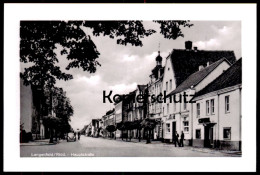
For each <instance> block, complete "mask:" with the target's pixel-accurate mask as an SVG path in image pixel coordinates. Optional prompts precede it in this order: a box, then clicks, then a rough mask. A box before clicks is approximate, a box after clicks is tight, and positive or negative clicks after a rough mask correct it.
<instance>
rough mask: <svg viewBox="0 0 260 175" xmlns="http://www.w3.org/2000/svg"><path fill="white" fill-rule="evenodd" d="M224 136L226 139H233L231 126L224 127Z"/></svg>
mask: <svg viewBox="0 0 260 175" xmlns="http://www.w3.org/2000/svg"><path fill="white" fill-rule="evenodd" d="M223 138H224V139H225V140H230V139H231V128H223Z"/></svg>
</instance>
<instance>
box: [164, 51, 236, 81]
mask: <svg viewBox="0 0 260 175" xmlns="http://www.w3.org/2000/svg"><path fill="white" fill-rule="evenodd" d="M169 56H170V59H171V62H172V65H173V70H174V74H175V79H176V86H179V85H180V84H181V83H182V82H183V81H184V80H186V79H187V78H188V77H189V76H190V75H191V74H193V73H194V72H197V71H198V68H199V66H200V65H203V66H204V67H205V66H206V65H207V62H209V63H210V64H211V63H214V62H216V61H218V60H219V59H221V58H226V59H227V60H228V61H229V62H230V63H231V64H233V63H234V62H235V61H236V57H235V54H234V52H233V51H215V50H185V49H173V51H172V53H171V55H169Z"/></svg>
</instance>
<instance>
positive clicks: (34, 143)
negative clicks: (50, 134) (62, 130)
mask: <svg viewBox="0 0 260 175" xmlns="http://www.w3.org/2000/svg"><path fill="white" fill-rule="evenodd" d="M49 141H50V139H44V140H34V141H29V142H27V143H20V146H43V145H56V144H58V143H60V142H62V140H58V141H53V143H49Z"/></svg>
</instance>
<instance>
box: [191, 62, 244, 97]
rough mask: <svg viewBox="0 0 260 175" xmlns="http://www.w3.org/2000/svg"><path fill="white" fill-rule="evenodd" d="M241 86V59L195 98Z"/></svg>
mask: <svg viewBox="0 0 260 175" xmlns="http://www.w3.org/2000/svg"><path fill="white" fill-rule="evenodd" d="M238 84H242V58H240V59H239V60H238V61H236V63H234V64H233V65H232V66H231V67H230V68H228V69H227V70H226V71H225V72H224V73H223V74H221V75H220V76H219V77H218V78H216V79H215V80H214V81H212V82H211V83H210V84H208V85H207V86H206V87H205V88H203V89H202V90H200V91H199V92H197V93H196V94H195V96H196V97H197V96H201V95H204V94H207V93H210V92H213V91H217V90H220V89H224V88H227V87H231V86H235V85H238Z"/></svg>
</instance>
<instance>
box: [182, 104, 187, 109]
mask: <svg viewBox="0 0 260 175" xmlns="http://www.w3.org/2000/svg"><path fill="white" fill-rule="evenodd" d="M186 109H187V103H185V102H183V110H186Z"/></svg>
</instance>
